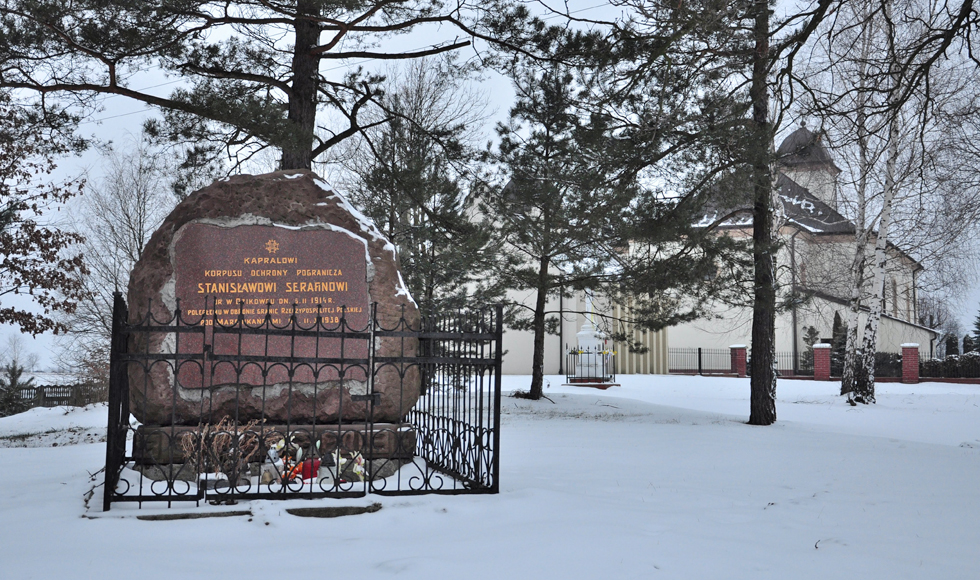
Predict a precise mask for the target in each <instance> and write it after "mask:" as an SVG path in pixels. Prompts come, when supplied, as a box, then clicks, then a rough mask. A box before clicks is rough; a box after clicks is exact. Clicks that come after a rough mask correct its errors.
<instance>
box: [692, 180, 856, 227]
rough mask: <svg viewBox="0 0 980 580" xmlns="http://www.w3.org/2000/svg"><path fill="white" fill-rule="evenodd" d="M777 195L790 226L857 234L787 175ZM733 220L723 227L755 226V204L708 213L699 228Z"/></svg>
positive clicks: (850, 225)
mask: <svg viewBox="0 0 980 580" xmlns="http://www.w3.org/2000/svg"><path fill="white" fill-rule="evenodd" d="M776 192H777V193H778V194H779V199H780V200H781V201H782V203H783V211H784V212H785V215H786V220H787V222H788V224H789V225H793V226H796V227H798V228H801V229H804V230H807V231H808V232H811V233H814V234H853V233H854V224H853V223H851V221H850V220H848V219H847V218H846V217H844V216H842V215H841V214H840V213H838V212H837V211H836V210H835V209H833V208H832V207H830V206H829V205H827V204H826V203H824V202H822V201H820V199H819V198H817V196H815V195H813V194H812V193H810V190H808V189H806V188H805V187H803V186H802V185H800V184H798V183H796V182H795V181H793V180H792V179H790V178H789V177H787V176H786V175H785V174H782V173H781V174H780V175H779V178H778V179H777V180H776ZM725 215H729V216H730V217H729V218H728V219H726V220H725V222H723V223H722V224H721V227H723V228H733V227H735V228H744V227H746V226H751V225H752V205H751V202H750V200H748V199H746V200H744V202H740V203H738V204H737V206H736V207H728V208H723V207H712V208H709V209H707V211H705V213H704V215H703V217H702V218H701V220H700V222H699V224H698V225H701V226H707V225H708V224H711V223H714V222H715V220H717V219H718V218H720V217H722V216H725Z"/></svg>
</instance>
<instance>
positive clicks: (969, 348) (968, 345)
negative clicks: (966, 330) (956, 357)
mask: <svg viewBox="0 0 980 580" xmlns="http://www.w3.org/2000/svg"><path fill="white" fill-rule="evenodd" d="M975 350H977V347H976V344H975V343H974V342H973V337H972V336H970V335H969V334H967V335H964V336H963V354H966V353H968V352H973V351H975Z"/></svg>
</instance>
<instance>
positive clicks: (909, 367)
mask: <svg viewBox="0 0 980 580" xmlns="http://www.w3.org/2000/svg"><path fill="white" fill-rule="evenodd" d="M902 382H903V383H912V384H914V383H918V382H919V345H918V344H916V343H914V342H910V343H907V344H903V345H902Z"/></svg>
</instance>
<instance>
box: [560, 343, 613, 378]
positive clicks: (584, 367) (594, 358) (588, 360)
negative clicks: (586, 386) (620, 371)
mask: <svg viewBox="0 0 980 580" xmlns="http://www.w3.org/2000/svg"><path fill="white" fill-rule="evenodd" d="M565 369H566V373H565V379H566V380H567V381H568V382H569V383H611V382H613V381H615V380H616V357H615V353H613V352H612V351H610V350H607V349H602V348H597V349H588V348H585V349H581V348H572V349H569V350H568V352H567V354H566V357H565Z"/></svg>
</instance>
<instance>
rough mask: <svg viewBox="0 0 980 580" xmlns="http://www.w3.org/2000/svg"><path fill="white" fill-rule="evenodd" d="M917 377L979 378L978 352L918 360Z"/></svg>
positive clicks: (979, 359) (979, 356)
mask: <svg viewBox="0 0 980 580" xmlns="http://www.w3.org/2000/svg"><path fill="white" fill-rule="evenodd" d="M919 377H921V378H930V379H976V378H980V353H978V352H968V353H966V354H962V355H955V354H954V355H950V356H947V357H945V358H934V359H928V360H922V361H920V362H919Z"/></svg>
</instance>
